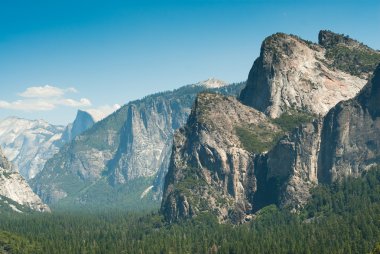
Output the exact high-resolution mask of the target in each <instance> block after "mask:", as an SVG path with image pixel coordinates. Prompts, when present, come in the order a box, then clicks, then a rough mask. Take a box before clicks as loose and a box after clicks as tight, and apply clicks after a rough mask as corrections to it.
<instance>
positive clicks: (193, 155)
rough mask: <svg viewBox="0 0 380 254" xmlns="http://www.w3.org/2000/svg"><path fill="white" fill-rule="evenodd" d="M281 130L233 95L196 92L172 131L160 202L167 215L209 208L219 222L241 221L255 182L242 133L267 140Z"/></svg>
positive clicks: (184, 214)
mask: <svg viewBox="0 0 380 254" xmlns="http://www.w3.org/2000/svg"><path fill="white" fill-rule="evenodd" d="M242 130H244V131H243V132H242ZM256 132H260V134H259V135H256V136H253V137H252V136H250V134H248V135H247V136H243V135H244V134H245V133H256ZM280 132H281V130H280V128H278V127H277V126H276V125H274V124H273V123H272V122H271V121H270V120H269V119H268V118H267V117H266V116H265V115H264V114H263V113H261V112H258V111H257V110H255V109H252V108H250V107H247V106H244V105H243V104H241V103H240V102H238V101H237V99H235V98H233V97H225V96H222V95H218V94H210V93H201V94H199V95H198V97H197V99H196V101H195V104H194V107H193V109H192V113H191V115H190V117H189V119H188V122H187V124H186V126H185V127H184V128H181V129H180V130H179V131H178V132H177V133H176V135H175V137H174V144H173V151H172V157H171V162H170V166H169V172H168V174H167V176H166V181H165V189H164V193H165V194H164V197H163V201H162V207H161V210H162V212H163V213H164V215H165V217H166V219H168V220H169V221H176V220H178V219H180V218H187V217H192V216H194V215H197V214H199V213H201V212H205V211H209V210H210V209H212V212H214V213H215V214H216V215H217V216H218V218H219V220H220V221H221V222H224V221H227V220H232V221H233V222H235V223H240V222H242V221H244V220H245V219H246V214H247V213H251V211H252V208H253V207H252V198H253V195H254V193H255V192H256V189H257V187H256V178H255V172H254V171H255V166H254V165H255V160H256V156H255V151H248V148H247V147H244V140H243V139H247V138H252V140H254V141H255V142H257V143H260V144H270V143H271V142H272V141H273V139H275V138H276V134H278V133H280ZM257 147H259V146H257ZM253 149H254V148H253ZM257 153H258V152H257Z"/></svg>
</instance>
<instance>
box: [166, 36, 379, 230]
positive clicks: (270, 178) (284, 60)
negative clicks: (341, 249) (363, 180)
mask: <svg viewBox="0 0 380 254" xmlns="http://www.w3.org/2000/svg"><path fill="white" fill-rule="evenodd" d="M321 36H322V37H323V33H322V35H321V34H320V37H321ZM330 41H333V42H330ZM343 42H344V43H345V44H348V45H349V46H350V47H354V48H357V47H359V46H360V47H361V44H358V45H359V46H357V44H356V42H355V41H354V42H352V41H348V42H347V41H345V40H344V41H343ZM334 43H339V45H340V44H341V43H342V42H341V41H340V39H339V40H338V42H336V39H329V38H328V37H323V38H322V39H321V44H322V45H324V46H325V47H327V46H328V47H332V45H335V44H334ZM325 51H326V49H324V48H322V47H321V46H318V45H315V44H311V43H308V42H305V41H303V40H301V39H299V38H297V37H295V36H288V35H284V34H276V35H274V36H271V37H269V38H268V39H266V40H265V41H264V43H263V46H262V50H261V55H260V57H259V58H258V59H257V60H256V61H255V64H254V66H253V68H252V70H251V72H250V74H249V79H248V82H247V86H246V88H245V89H244V90H243V91H242V93H241V95H240V99H241V100H242V101H243V102H244V103H245V104H247V105H250V106H253V107H254V108H256V109H258V110H260V111H262V112H263V113H265V114H266V115H267V117H265V115H264V114H261V113H259V112H258V111H256V110H254V109H252V108H249V107H246V106H243V105H242V104H240V103H239V102H238V101H236V100H233V99H231V98H228V97H222V96H216V95H207V94H206V95H200V96H199V98H198V99H197V100H196V103H195V105H194V108H193V111H192V114H191V116H190V117H189V120H188V122H187V124H186V126H185V127H184V128H182V129H180V131H179V132H178V133H177V134H176V135H175V138H174V144H173V151H172V157H171V160H170V166H169V172H168V174H167V176H166V180H165V189H164V196H163V201H162V205H161V211H162V213H163V214H164V215H165V218H166V219H167V220H168V221H169V222H172V221H177V220H180V219H183V218H189V217H193V216H196V215H197V214H199V213H201V212H211V213H214V214H215V215H216V216H217V217H218V218H219V221H220V222H225V221H231V222H233V223H241V222H243V221H244V220H246V219H247V218H249V217H250V214H252V213H254V212H255V211H256V210H258V209H260V208H262V207H263V206H265V205H268V204H277V205H279V206H280V207H285V208H289V209H291V210H293V211H296V210H298V209H299V208H301V207H303V206H304V205H305V203H306V202H307V200H308V198H309V197H310V189H311V188H312V187H314V186H316V185H317V184H319V183H332V182H333V181H336V180H340V179H342V178H344V177H346V176H360V175H361V174H362V173H363V172H364V171H366V170H369V169H370V168H371V167H372V166H375V165H378V164H379V163H380V65H379V66H378V67H377V69H376V70H375V71H374V75H373V77H372V78H371V80H370V81H369V82H368V84H367V85H366V86H365V87H364V88H363V89H362V90H361V91H360V93H359V94H357V92H358V91H359V89H360V88H361V87H363V85H364V82H365V81H364V80H363V79H361V78H358V77H356V76H353V75H350V74H347V73H344V72H342V71H340V70H337V68H335V67H334V66H332V65H330V64H329V63H328V62H326V63H325V61H329V59H327V58H324V54H325ZM359 67H360V66H359ZM359 67H358V68H357V70H362V68H361V67H360V68H359ZM372 71H373V69H372ZM363 73H364V72H363ZM311 81H312V83H313V85H312V86H313V87H314V88H315V89H311V86H309V85H311V83H310V82H311ZM314 82H315V83H314ZM308 84H309V85H308ZM355 95H356V96H355ZM343 99H346V101H342V102H339V101H340V100H343ZM300 112H309V113H312V114H313V116H314V120H312V121H310V122H308V123H303V124H301V125H299V126H298V127H297V128H295V129H293V130H289V129H288V126H289V125H288V124H289V122H292V121H293V120H292V119H294V118H291V116H292V115H293V117H294V116H295V117H296V116H297V114H299V113H300ZM326 113H327V114H326ZM273 118H275V119H273ZM258 119H259V120H258ZM256 120H258V122H255V121H256ZM236 126H238V127H237V128H236ZM241 127H244V128H246V129H244V128H243V129H241ZM247 128H248V129H247ZM233 129H235V132H234V131H233ZM266 129H270V130H271V131H263V130H266ZM281 129H282V130H281ZM268 133H272V135H269V134H268ZM277 134H284V135H283V136H282V137H281V138H278V136H277ZM258 137H261V140H258ZM268 137H269V139H272V141H273V142H274V143H273V142H269V140H268ZM231 179H233V180H231ZM226 186H227V187H226Z"/></svg>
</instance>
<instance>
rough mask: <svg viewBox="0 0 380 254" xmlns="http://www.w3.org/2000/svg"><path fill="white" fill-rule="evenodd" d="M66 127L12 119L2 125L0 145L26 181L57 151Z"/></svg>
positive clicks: (41, 121)
mask: <svg viewBox="0 0 380 254" xmlns="http://www.w3.org/2000/svg"><path fill="white" fill-rule="evenodd" d="M62 131H63V126H56V125H52V124H49V123H47V122H45V121H43V120H26V119H21V118H17V117H9V118H6V119H4V120H2V121H1V122H0V145H1V146H2V147H3V149H4V154H5V156H6V157H7V158H8V159H9V160H10V161H11V162H12V163H13V164H14V165H15V167H16V168H17V169H18V170H19V172H20V174H21V175H22V176H23V177H24V178H25V179H30V178H33V177H34V176H35V175H36V174H37V173H38V172H39V171H40V170H41V169H42V168H43V165H44V164H45V162H46V160H47V159H49V158H51V157H52V156H53V154H55V153H56V152H58V150H59V146H58V145H57V142H58V141H59V140H60V138H61V135H62Z"/></svg>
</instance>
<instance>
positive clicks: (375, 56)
mask: <svg viewBox="0 0 380 254" xmlns="http://www.w3.org/2000/svg"><path fill="white" fill-rule="evenodd" d="M326 57H327V58H328V59H330V60H331V61H332V64H331V65H332V67H335V68H337V69H339V70H342V71H344V72H347V73H350V74H352V75H355V76H361V75H362V74H363V73H371V72H373V71H374V70H375V68H376V66H377V65H378V64H379V63H380V53H379V52H376V51H372V50H369V49H367V48H359V47H358V48H350V47H347V46H344V45H339V44H338V45H337V46H335V47H331V48H328V49H327V51H326Z"/></svg>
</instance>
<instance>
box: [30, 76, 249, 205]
mask: <svg viewBox="0 0 380 254" xmlns="http://www.w3.org/2000/svg"><path fill="white" fill-rule="evenodd" d="M243 87H244V84H242V83H240V84H232V85H226V84H225V83H224V82H221V81H218V80H216V79H210V80H207V81H204V82H200V83H197V84H194V85H187V86H184V87H181V88H179V89H177V90H174V91H168V92H162V93H158V94H154V95H150V96H147V97H145V98H143V99H141V100H137V101H133V102H130V103H128V104H126V105H124V106H123V107H121V108H120V109H119V110H117V111H116V112H115V113H113V114H111V115H110V116H108V117H107V118H105V119H104V120H102V121H100V122H98V123H96V124H95V125H94V126H93V127H92V128H90V129H89V130H88V131H86V132H84V133H83V134H82V135H79V136H78V137H77V138H76V139H74V140H73V141H71V142H70V143H68V144H67V145H65V146H64V147H62V149H61V150H60V152H59V153H57V154H56V155H54V156H53V158H51V159H50V160H48V161H47V163H46V164H45V167H44V169H43V170H42V171H41V172H40V173H39V174H38V175H37V176H36V177H35V178H34V179H33V180H32V181H31V184H32V186H33V189H34V190H35V191H36V193H38V194H39V195H40V196H41V197H42V199H43V200H44V202H47V203H48V204H51V205H53V206H60V205H62V206H70V207H78V206H79V207H82V206H83V207H93V206H95V207H99V206H107V205H109V206H128V207H136V206H137V207H139V206H144V205H151V204H154V205H155V206H156V207H157V206H158V204H159V200H160V198H161V192H162V189H161V187H162V185H163V179H164V176H165V174H166V172H167V168H168V162H169V158H170V153H171V146H172V137H173V133H174V131H175V130H176V129H178V128H179V127H181V126H182V125H183V124H184V123H185V122H186V119H187V117H188V115H189V113H190V109H191V106H192V104H193V102H194V99H195V97H196V95H197V94H198V93H199V92H202V91H206V90H210V91H214V92H218V93H223V94H229V95H234V96H237V95H238V94H239V93H240V90H241V89H242V88H243ZM146 190H151V191H150V192H149V193H148V192H145V195H141V194H142V193H143V192H144V191H146ZM141 197H144V198H143V200H140V199H141ZM152 199H153V200H156V201H155V202H153V203H152V201H151V200H152Z"/></svg>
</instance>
